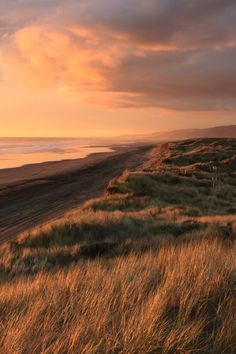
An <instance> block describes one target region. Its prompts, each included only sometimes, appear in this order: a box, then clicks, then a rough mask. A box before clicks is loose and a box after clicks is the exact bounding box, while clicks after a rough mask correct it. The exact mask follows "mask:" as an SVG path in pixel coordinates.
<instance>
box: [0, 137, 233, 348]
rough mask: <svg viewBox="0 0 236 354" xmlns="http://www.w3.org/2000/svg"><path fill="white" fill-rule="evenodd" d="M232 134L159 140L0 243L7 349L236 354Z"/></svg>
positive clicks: (2, 341) (0, 342)
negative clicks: (83, 197)
mask: <svg viewBox="0 0 236 354" xmlns="http://www.w3.org/2000/svg"><path fill="white" fill-rule="evenodd" d="M235 187H236V139H215V138H214V139H208V138H207V139H192V140H186V141H181V142H175V143H165V144H158V145H157V146H156V147H155V148H153V149H152V150H151V151H149V152H148V153H147V154H146V157H145V159H144V161H143V162H142V165H141V166H139V167H138V168H133V169H130V170H126V171H125V172H124V173H123V174H122V175H120V176H117V177H115V178H113V179H112V180H111V181H110V182H109V184H108V187H107V190H106V193H105V194H104V195H102V196H101V197H99V198H96V199H93V200H90V201H87V202H86V203H85V204H84V205H83V206H82V207H81V208H78V209H77V210H75V211H74V212H73V213H70V214H68V215H67V216H66V217H64V218H62V219H61V220H59V221H58V222H56V223H53V224H48V225H47V226H45V227H44V228H39V229H36V230H34V231H33V232H31V233H30V234H23V235H21V237H20V238H19V240H18V241H16V242H10V243H7V244H5V245H3V246H1V249H0V272H1V290H0V306H1V308H2V309H3V310H2V312H1V315H0V316H1V317H0V323H1V326H2V336H1V338H0V352H3V353H22V354H23V353H94V354H95V353H127V354H128V353H129V354H130V353H132V354H135V353H168V354H169V353H196V352H199V353H206V354H207V353H229V354H230V353H234V352H236V337H235V333H236V321H235V313H236V277H235V274H236V259H235V251H236V242H235V240H236V227H235V225H236V188H235Z"/></svg>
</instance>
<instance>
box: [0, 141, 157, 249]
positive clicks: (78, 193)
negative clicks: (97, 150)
mask: <svg viewBox="0 0 236 354" xmlns="http://www.w3.org/2000/svg"><path fill="white" fill-rule="evenodd" d="M152 147H153V146H142V147H132V148H126V150H125V151H124V150H122V149H121V150H120V151H118V152H115V153H110V154H105V155H102V157H101V156H100V157H99V156H97V157H96V158H95V157H94V156H92V157H89V158H88V159H87V160H86V159H85V160H84V162H81V161H79V165H78V168H75V167H74V168H73V169H69V171H68V170H67V171H66V172H65V171H64V172H63V168H61V172H60V171H59V172H58V171H57V173H56V174H52V173H51V174H50V173H49V174H48V176H46V175H47V173H46V174H45V173H44V174H42V172H40V171H38V173H36V172H37V169H39V168H40V166H37V165H36V167H35V166H34V173H33V175H34V178H32V179H30V178H29V176H28V179H26V178H25V179H24V180H23V181H22V182H21V183H19V182H18V183H16V180H17V178H16V177H14V178H15V179H14V178H13V177H12V175H11V171H10V170H9V172H8V175H9V181H10V182H11V183H10V182H9V184H8V185H7V184H6V182H5V184H3V183H2V184H1V185H0V187H1V188H0V243H2V242H5V241H8V240H13V239H15V238H16V237H17V235H18V234H19V233H20V232H23V231H27V230H28V229H30V228H32V227H35V226H38V225H40V224H43V223H46V222H49V221H50V220H53V219H55V218H59V217H61V216H63V215H64V214H65V213H66V212H68V211H70V210H71V209H73V208H75V207H78V205H80V204H81V203H83V202H84V201H86V200H88V199H90V198H94V197H96V196H98V195H100V194H101V193H102V192H103V191H104V189H105V188H106V186H107V183H108V182H109V180H110V179H111V178H113V177H115V176H117V175H119V174H121V173H122V171H123V170H125V169H127V168H136V167H138V165H140V164H142V163H143V161H144V160H145V156H146V154H147V153H148V152H149V151H150V149H151V148H152ZM98 155H99V154H98ZM66 163H68V162H65V164H66ZM69 164H70V166H71V165H72V164H73V162H71V161H70V163H69ZM74 164H75V165H76V162H74ZM43 166H44V165H42V166H41V169H43ZM26 168H27V167H26ZM31 170H32V169H31ZM35 171H36V172H35ZM13 173H15V174H16V176H17V170H16V171H12V174H13ZM21 173H22V172H21ZM31 173H32V171H31ZM8 175H7V171H3V172H2V175H1V172H0V178H1V177H2V181H3V177H4V176H5V177H4V178H5V179H6V178H7V177H8ZM14 176H15V175H14ZM35 176H36V177H35ZM13 182H14V183H13Z"/></svg>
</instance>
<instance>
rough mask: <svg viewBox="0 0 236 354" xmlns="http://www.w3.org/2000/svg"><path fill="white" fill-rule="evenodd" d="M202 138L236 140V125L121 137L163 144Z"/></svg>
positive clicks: (125, 139)
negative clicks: (163, 142) (164, 142)
mask: <svg viewBox="0 0 236 354" xmlns="http://www.w3.org/2000/svg"><path fill="white" fill-rule="evenodd" d="M200 138H231V139H235V138H236V125H226V126H219V127H212V128H207V129H182V130H173V131H166V132H161V133H154V134H140V135H127V136H121V137H120V138H119V139H118V140H119V141H121V142H134V141H136V142H140V141H142V142H155V143H156V142H157V141H158V142H162V141H178V140H187V139H200Z"/></svg>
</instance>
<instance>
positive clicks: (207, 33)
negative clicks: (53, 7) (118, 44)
mask: <svg viewBox="0 0 236 354" xmlns="http://www.w3.org/2000/svg"><path fill="white" fill-rule="evenodd" d="M61 6H62V9H63V11H62V13H63V20H66V19H67V20H69V21H73V22H74V23H77V24H83V25H85V26H86V25H87V26H91V27H93V28H99V29H104V30H109V31H112V32H113V33H117V34H122V35H123V36H124V37H126V38H127V39H132V40H134V41H136V42H142V43H144V44H156V45H158V44H162V45H163V44H174V45H183V46H202V45H204V46H206V45H222V44H224V43H225V41H231V40H235V38H236V3H235V0H129V1H127V0H99V1H94V0H86V1H85V0H82V1H79V2H77V1H73V0H69V1H67V2H66V4H64V5H63V4H62V5H61Z"/></svg>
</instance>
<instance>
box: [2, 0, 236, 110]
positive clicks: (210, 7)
mask: <svg viewBox="0 0 236 354" xmlns="http://www.w3.org/2000/svg"><path fill="white" fill-rule="evenodd" d="M0 13H1V18H0V38H1V39H0V41H1V42H0V43H1V44H0V51H1V52H2V55H3V57H4V58H5V61H6V62H7V63H8V64H10V65H13V66H14V67H15V68H17V69H18V70H19V72H20V73H22V75H23V76H24V78H25V79H26V80H27V82H28V83H29V84H30V85H37V86H55V87H56V88H60V87H67V88H68V89H69V90H77V91H78V92H80V91H100V92H103V93H104V96H106V95H105V94H106V93H112V97H114V96H116V99H115V100H113V102H108V104H112V105H114V104H115V105H117V106H121V107H161V108H168V109H175V110H196V111H197V110H235V109H236V104H235V97H236V68H235V64H234V62H235V57H236V3H235V0H224V1H222V0H191V1H190V0H129V1H127V0H99V1H98V0H97V1H94V0H80V1H75V0H67V1H66V0H58V1H56V0H55V1H54V0H18V1H17V0H9V1H7V2H5V4H4V2H1V3H0Z"/></svg>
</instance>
